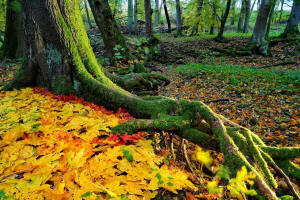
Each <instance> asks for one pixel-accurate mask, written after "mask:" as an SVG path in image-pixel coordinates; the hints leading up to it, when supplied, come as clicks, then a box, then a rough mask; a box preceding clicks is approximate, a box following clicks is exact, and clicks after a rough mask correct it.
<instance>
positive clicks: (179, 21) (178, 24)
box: [176, 0, 182, 35]
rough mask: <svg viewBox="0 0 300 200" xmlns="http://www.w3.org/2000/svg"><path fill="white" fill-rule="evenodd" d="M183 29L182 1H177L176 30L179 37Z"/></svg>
mask: <svg viewBox="0 0 300 200" xmlns="http://www.w3.org/2000/svg"><path fill="white" fill-rule="evenodd" d="M181 27H182V24H181V9H180V0H176V30H177V35H182V30H181Z"/></svg>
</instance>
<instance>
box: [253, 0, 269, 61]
mask: <svg viewBox="0 0 300 200" xmlns="http://www.w3.org/2000/svg"><path fill="white" fill-rule="evenodd" d="M273 1H274V0H262V1H261V5H260V8H259V11H258V15H257V18H256V23H255V26H254V30H253V35H252V38H251V40H250V48H251V50H252V52H254V53H256V54H262V55H265V56H267V55H269V54H270V52H269V45H268V41H267V40H266V37H265V36H266V29H267V22H268V18H269V14H270V11H271V7H272V3H273Z"/></svg>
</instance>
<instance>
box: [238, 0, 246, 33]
mask: <svg viewBox="0 0 300 200" xmlns="http://www.w3.org/2000/svg"><path fill="white" fill-rule="evenodd" d="M245 13H246V2H245V0H242V7H241V11H240V16H239V21H238V27H237V31H238V32H242V31H243V27H244V19H245Z"/></svg>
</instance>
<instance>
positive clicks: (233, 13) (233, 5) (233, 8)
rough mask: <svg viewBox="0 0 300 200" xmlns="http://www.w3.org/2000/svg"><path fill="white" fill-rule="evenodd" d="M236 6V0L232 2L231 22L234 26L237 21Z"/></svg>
mask: <svg viewBox="0 0 300 200" xmlns="http://www.w3.org/2000/svg"><path fill="white" fill-rule="evenodd" d="M235 4H236V0H233V1H232V5H231V10H232V11H231V13H232V15H231V21H230V25H234V21H235Z"/></svg>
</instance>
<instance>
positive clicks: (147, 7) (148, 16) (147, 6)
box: [144, 0, 152, 37]
mask: <svg viewBox="0 0 300 200" xmlns="http://www.w3.org/2000/svg"><path fill="white" fill-rule="evenodd" d="M144 6H145V19H146V24H145V25H146V35H147V37H150V36H151V35H152V8H151V0H144Z"/></svg>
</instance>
